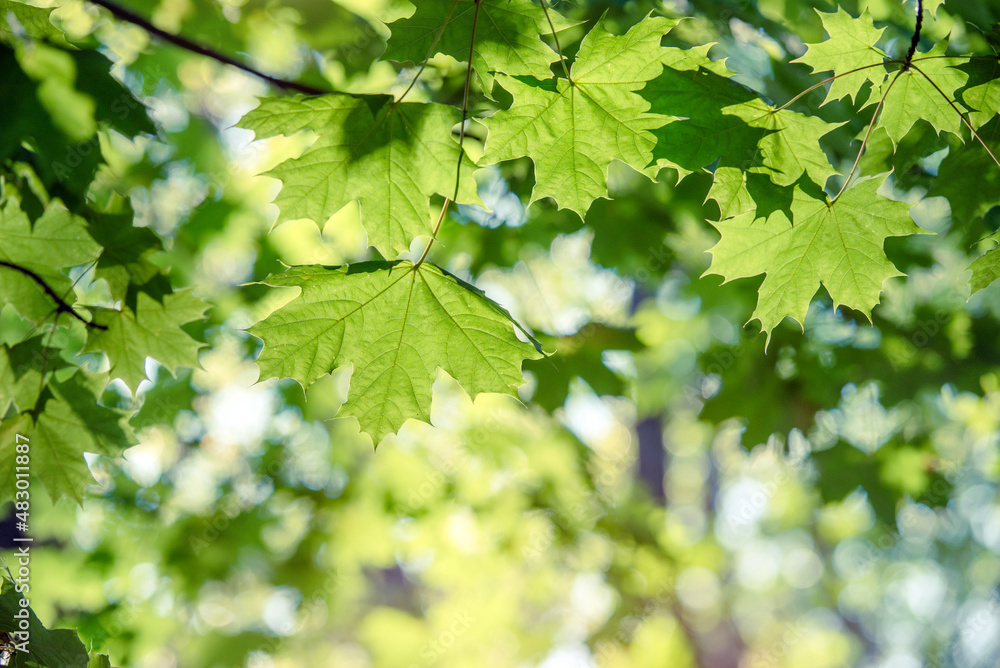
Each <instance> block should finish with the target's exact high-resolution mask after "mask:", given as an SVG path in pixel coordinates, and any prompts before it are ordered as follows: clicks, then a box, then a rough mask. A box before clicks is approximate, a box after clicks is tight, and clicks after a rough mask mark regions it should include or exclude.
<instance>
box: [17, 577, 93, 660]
mask: <svg viewBox="0 0 1000 668" xmlns="http://www.w3.org/2000/svg"><path fill="white" fill-rule="evenodd" d="M24 591H26V592H30V591H31V590H30V589H25V590H24ZM0 592H2V593H0V632H3V633H5V634H14V633H18V632H24V633H26V634H27V635H26V636H22V637H30V638H31V642H25V643H24V644H23V647H24V649H23V650H18V651H17V652H15V654H14V658H13V660H12V662H11V664H10V665H11V666H14V667H15V668H22V667H23V666H67V667H68V666H77V667H82V666H87V665H88V664H87V649H86V647H84V645H83V643H82V642H81V641H80V638H79V636H77V633H76V631H73V630H70V629H47V628H45V627H44V626H43V625H42V623H41V621H39V619H38V617H37V616H36V615H35V611H34V610H32V609H31V608H30V607H29V606H28V600H27V599H26V598H22V594H20V593H18V591H17V590H16V589H15V587H14V583H13V582H11V581H10V580H8V579H7V578H6V577H4V579H3V586H2V590H0ZM25 611H27V615H25ZM22 619H23V620H24V626H23V627H22V626H21V620H22Z"/></svg>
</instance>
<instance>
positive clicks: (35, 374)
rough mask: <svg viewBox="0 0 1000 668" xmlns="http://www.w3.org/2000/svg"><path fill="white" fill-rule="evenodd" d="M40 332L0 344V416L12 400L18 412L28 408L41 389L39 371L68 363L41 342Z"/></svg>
mask: <svg viewBox="0 0 1000 668" xmlns="http://www.w3.org/2000/svg"><path fill="white" fill-rule="evenodd" d="M42 338H43V337H41V336H36V337H34V338H31V339H28V340H27V341H22V342H21V343H18V344H16V345H14V346H11V347H10V348H8V347H7V346H2V345H0V418H2V417H3V416H4V415H5V414H6V413H7V411H8V410H9V409H10V405H11V403H13V404H14V405H15V406H16V407H17V410H18V411H20V412H24V411H28V410H31V409H33V408H34V407H35V404H36V403H37V402H38V397H39V396H40V394H41V391H42V387H43V385H42V374H43V373H44V372H46V371H54V370H56V369H60V368H63V367H66V366H68V365H67V363H66V362H65V360H63V359H62V358H61V357H60V356H59V353H58V351H56V350H54V349H52V348H49V349H47V350H46V349H45V348H44V347H43V346H42Z"/></svg>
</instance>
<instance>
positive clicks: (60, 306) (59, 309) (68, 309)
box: [0, 260, 107, 330]
mask: <svg viewBox="0 0 1000 668" xmlns="http://www.w3.org/2000/svg"><path fill="white" fill-rule="evenodd" d="M0 267H7V268H8V269H13V270H14V271H16V272H19V273H21V274H24V275H25V276H27V277H28V278H30V279H31V280H33V281H34V282H35V283H37V284H38V285H39V286H40V287H41V288H42V290H44V291H45V294H47V295H48V296H49V298H50V299H51V300H52V301H54V302H55V303H56V313H69V314H70V315H71V316H73V317H74V318H76V319H77V320H79V321H80V322H82V323H83V324H84V325H86V326H87V327H91V328H93V329H100V330H106V329H107V326H106V325H101V324H98V323H96V322H90V321H89V320H84V319H83V317H82V316H80V314H79V313H77V312H76V311H74V310H73V307H72V306H70V305H69V304H68V303H67V302H66V301H65V300H64V299H63V298H62V297H60V296H59V295H58V294H56V291H55V290H53V289H52V288H51V287H50V286H49V284H48V283H46V282H45V279H44V278H42V277H41V276H39V275H38V274H36V273H35V272H33V271H32V270H30V269H28V268H27V267H22V266H20V265H17V264H14V263H13V262H4V261H3V260H0Z"/></svg>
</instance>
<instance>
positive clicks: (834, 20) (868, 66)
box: [792, 7, 888, 104]
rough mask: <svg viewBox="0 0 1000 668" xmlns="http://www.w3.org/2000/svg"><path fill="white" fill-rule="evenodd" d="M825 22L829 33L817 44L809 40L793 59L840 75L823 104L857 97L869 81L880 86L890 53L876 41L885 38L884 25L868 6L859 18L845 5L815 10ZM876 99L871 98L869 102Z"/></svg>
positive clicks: (795, 61)
mask: <svg viewBox="0 0 1000 668" xmlns="http://www.w3.org/2000/svg"><path fill="white" fill-rule="evenodd" d="M816 13H817V14H819V16H820V20H821V21H822V22H823V29H824V30H826V34H827V35H829V37H828V38H827V39H826V40H825V41H823V42H819V43H816V44H807V45H806V47H807V48H806V52H805V54H804V55H802V56H801V57H799V58H798V59H796V60H793V61H792V62H793V63H805V64H806V65H809V66H810V67H812V70H813V72H833V73H834V75H835V76H836V77H837V78H836V79H834V80H833V81H831V82H830V88H829V90H827V93H826V99H825V100H824V101H823V104H827V103H828V102H832V101H834V100H840V99H843V98H844V97H850V98H851V102H856V101H857V95H858V93H859V92H861V87H862V86H864V84H865V82H866V81H869V82H871V84H872V88H873V90H877V89H878V88H879V86H881V85H882V82H883V81H884V80H885V75H886V70H885V68H884V67H876V66H877V65H881V64H882V62H883V61H885V60H886V59H887V58H888V56H887V55H886V54H885V52H884V51H882V50H881V49H879V48H877V47H876V46H875V45H876V44H877V43H878V41H879V39H881V38H882V33H883V32H885V28H879V29H876V28H875V24H874V23H873V22H872V17H871V14H869V13H868V10H867V9H865V11H863V12H861V16H860V17H858V18H854V17H852V16H851V15H850V14H848V13H847V12H845V11H844V10H843V8H841V7H838V8H837V11H836V12H833V13H830V14H826V13H824V12H820V11H819V10H817V11H816ZM873 102H874V100H872V99H871V98H869V99H868V103H873Z"/></svg>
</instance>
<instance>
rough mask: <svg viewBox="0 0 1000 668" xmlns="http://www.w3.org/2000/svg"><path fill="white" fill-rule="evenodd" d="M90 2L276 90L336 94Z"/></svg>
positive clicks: (106, 0)
mask: <svg viewBox="0 0 1000 668" xmlns="http://www.w3.org/2000/svg"><path fill="white" fill-rule="evenodd" d="M90 2H91V3H93V4H95V5H97V6H99V7H103V8H104V9H106V10H108V11H109V12H111V13H112V14H113V15H114V16H115V17H117V18H118V19H120V20H122V21H125V22H126V23H131V24H133V25H137V26H139V27H140V28H142V29H143V30H145V31H146V32H148V33H150V34H152V35H156V36H157V37H159V38H160V39H162V40H164V41H167V42H170V43H171V44H174V45H176V46H179V47H181V48H182V49H185V50H187V51H191V52H192V53H197V54H199V55H202V56H207V57H208V58H211V59H213V60H217V61H219V62H220V63H225V64H226V65H232V66H233V67H236V68H239V69H241V70H243V71H244V72H247V73H249V74H252V75H254V76H255V77H258V78H260V79H263V80H264V81H266V82H268V83H269V84H271V85H273V86H277V87H278V88H282V89H284V90H294V91H298V92H300V93H305V94H306V95H331V94H336V91H332V90H323V89H322V88H316V87H315V86H310V85H309V84H304V83H299V82H297V81H288V80H287V79H281V78H278V77H274V76H271V75H270V74H265V73H263V72H261V71H260V70H257V69H254V68H253V67H250V66H249V65H247V64H245V63H241V62H240V61H238V60H236V59H235V58H232V57H231V56H227V55H225V54H224V53H219V52H218V51H214V50H213V49H210V48H208V47H207V46H203V45H201V44H198V43H196V42H192V41H191V40H189V39H188V38H186V37H182V36H181V35H174V34H173V33H169V32H166V31H165V30H161V29H159V28H157V27H156V26H155V25H153V24H152V23H150V22H149V21H148V20H147V19H145V18H143V17H141V16H139V15H138V14H136V13H134V12H132V11H131V10H129V9H126V8H125V7H121V6H119V5H117V4H115V3H114V2H110V0H90Z"/></svg>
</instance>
